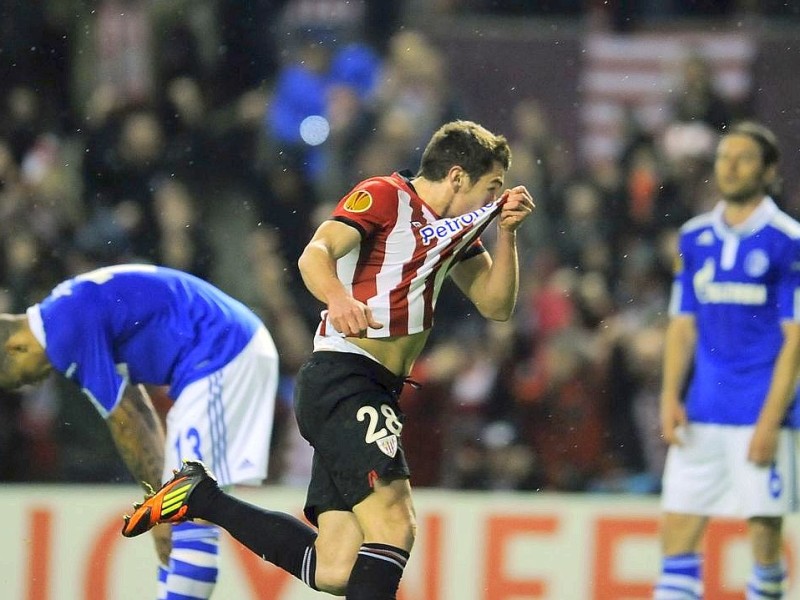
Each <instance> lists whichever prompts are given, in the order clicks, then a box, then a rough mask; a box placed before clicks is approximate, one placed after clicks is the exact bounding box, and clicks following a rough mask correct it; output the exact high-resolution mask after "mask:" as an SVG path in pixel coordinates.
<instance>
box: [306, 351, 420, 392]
mask: <svg viewBox="0 0 800 600" xmlns="http://www.w3.org/2000/svg"><path fill="white" fill-rule="evenodd" d="M311 360H313V361H315V362H331V363H338V364H342V363H348V364H350V365H352V366H353V369H355V370H358V371H362V372H364V373H365V374H366V375H368V376H369V377H370V378H372V379H373V380H374V381H375V382H376V383H378V384H380V385H381V386H382V387H385V388H386V389H388V390H390V391H391V392H393V393H394V394H397V395H399V394H400V392H401V391H402V390H403V385H404V384H405V383H406V379H407V378H406V377H403V376H402V375H395V374H394V373H392V372H391V371H390V370H389V369H387V368H386V367H385V366H383V365H382V364H381V363H379V362H377V361H375V360H372V359H371V358H369V357H368V356H364V355H363V354H355V353H353V352H335V351H331V350H317V351H315V352H313V353H312V354H311Z"/></svg>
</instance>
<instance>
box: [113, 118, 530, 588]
mask: <svg viewBox="0 0 800 600" xmlns="http://www.w3.org/2000/svg"><path fill="white" fill-rule="evenodd" d="M510 160H511V152H510V148H509V146H508V142H507V141H506V139H505V138H504V137H502V136H498V135H495V134H493V133H491V132H490V131H488V130H486V129H485V128H483V127H481V126H480V125H478V124H476V123H473V122H470V121H455V122H451V123H448V124H445V125H444V126H442V127H441V128H440V129H439V130H438V131H436V132H435V133H434V135H433V137H432V138H431V140H430V142H429V143H428V145H427V146H426V148H425V150H424V152H423V156H422V160H421V165H420V169H419V172H418V173H417V174H416V175H412V174H410V173H393V174H392V175H388V176H382V177H373V178H370V179H367V180H365V181H362V182H361V183H359V184H358V185H356V186H355V188H354V189H353V190H352V191H351V192H350V193H348V194H347V195H346V196H345V197H344V198H342V200H341V201H340V202H339V203H338V205H337V206H336V208H335V210H334V211H333V215H332V216H331V218H330V219H329V220H327V221H325V222H324V223H323V224H322V225H321V226H320V227H319V228H318V229H317V231H316V233H315V234H314V236H313V238H312V239H311V241H310V242H309V244H308V245H307V246H306V248H305V250H304V252H303V254H302V256H301V257H300V260H299V266H300V271H301V273H302V276H303V279H304V281H305V283H306V286H307V287H308V289H309V290H310V291H311V293H313V294H314V296H316V297H317V298H318V299H319V300H320V301H322V302H323V303H324V304H325V305H326V309H325V310H324V311H323V312H322V319H321V322H320V325H319V327H318V329H317V333H316V335H315V339H314V352H313V353H312V355H311V358H310V359H309V360H308V362H307V363H306V364H305V365H304V366H303V367H302V368H301V369H300V371H299V373H298V380H297V389H296V395H295V401H296V407H295V408H296V416H297V420H298V425H299V427H300V432H301V433H302V434H303V436H304V437H305V438H306V439H307V440H308V441H309V443H310V444H311V445H312V446H313V448H314V461H313V467H312V475H311V482H310V484H309V487H308V494H307V499H306V506H305V514H306V516H307V517H308V519H309V520H310V521H311V523H313V524H314V525H316V526H317V528H316V529H314V528H311V527H308V526H307V525H305V524H304V523H302V522H301V521H299V520H297V519H295V518H294V517H291V516H290V515H286V514H282V513H276V512H270V511H266V510H262V509H260V508H257V507H254V506H252V505H249V504H246V503H243V502H240V501H239V500H237V499H235V498H232V497H231V496H228V495H227V494H224V493H223V492H221V491H220V490H219V489H218V488H217V487H216V485H214V482H213V479H211V478H210V477H209V476H208V475H207V474H206V472H205V470H204V468H203V466H202V465H201V464H198V463H187V466H186V467H185V468H184V469H183V470H182V471H181V472H179V473H177V474H176V476H175V478H174V479H173V481H172V482H170V483H168V484H166V485H165V486H164V487H162V489H161V490H159V492H158V493H157V494H156V495H155V496H153V497H152V498H150V499H148V500H147V501H146V502H145V504H144V505H143V506H142V507H141V508H140V509H139V510H137V511H136V512H135V513H134V515H133V516H132V517H131V519H132V520H133V519H135V520H137V522H139V523H142V524H143V525H142V526H141V527H139V526H134V527H129V528H128V534H133V535H135V534H138V533H140V532H141V531H145V530H146V528H147V525H148V524H149V523H153V522H158V521H169V520H171V519H184V518H203V519H207V520H210V521H212V522H214V523H217V524H219V525H221V526H223V527H224V528H225V529H227V530H228V531H229V532H230V533H231V534H232V535H233V536H234V537H236V538H237V539H238V540H239V541H241V542H242V543H243V544H245V545H246V546H247V547H248V548H250V549H251V550H253V551H254V552H256V553H257V554H258V555H259V556H262V557H263V558H264V559H265V560H268V561H270V562H272V563H274V564H276V565H278V566H280V567H282V568H283V569H285V570H286V571H288V572H289V573H292V574H293V575H294V576H296V577H298V578H300V579H302V580H303V581H304V582H305V583H306V584H307V585H309V586H310V587H312V588H314V589H318V590H323V591H325V592H328V593H331V594H334V595H344V596H346V597H347V598H348V599H350V600H388V599H393V598H395V597H396V593H397V589H398V586H399V583H400V578H401V576H402V573H403V568H404V567H405V564H406V561H407V560H408V557H409V552H410V551H411V547H412V544H413V542H414V535H415V530H416V524H415V521H414V507H413V503H412V498H411V486H410V484H409V475H410V474H409V469H408V466H407V464H406V461H405V458H404V455H403V447H402V443H401V431H402V427H403V415H402V412H401V410H400V406H399V405H398V398H399V396H400V391H401V389H402V387H403V385H404V382H405V379H406V377H407V376H408V374H409V372H410V370H411V366H412V365H413V363H414V361H415V359H416V358H417V357H418V356H419V354H420V352H421V351H422V349H423V347H424V345H425V341H426V340H427V338H428V335H429V333H430V330H431V327H432V325H433V314H434V309H435V306H436V298H437V295H438V293H439V290H440V288H441V285H442V282H443V281H444V279H445V277H447V276H450V277H452V278H453V280H454V281H455V283H456V284H457V285H458V286H459V288H460V289H461V290H462V291H463V292H464V293H465V294H466V295H467V296H468V297H469V298H470V299H471V300H472V302H473V303H474V304H475V306H476V307H477V308H478V310H479V312H480V313H481V314H482V315H484V316H485V317H487V318H490V319H495V320H501V321H502V320H507V319H509V318H510V317H511V314H512V312H513V310H514V305H515V303H516V298H517V291H518V279H519V273H518V263H517V247H516V230H517V228H518V227H519V226H520V225H521V224H522V222H523V221H524V220H525V218H526V217H527V216H528V215H529V214H530V212H531V210H532V209H533V200H532V198H531V196H530V194H529V193H528V191H527V190H526V189H525V187H523V186H517V187H514V188H512V189H504V188H503V182H504V178H505V174H506V171H507V170H508V167H509V164H510ZM493 222H496V227H497V228H498V232H497V240H496V245H495V248H494V256H493V257H490V256H489V254H488V252H487V251H486V249H485V248H484V246H483V244H482V243H481V241H480V235H481V232H483V231H484V230H485V228H486V227H488V226H489V225H490V224H492V223H493ZM174 495H177V496H180V497H181V498H183V500H182V503H183V506H182V507H181V510H182V511H183V512H182V513H181V515H180V516H175V515H176V513H175V512H174V505H173V504H170V507H171V508H170V512H169V513H168V514H167V515H164V514H163V511H162V510H161V508H160V507H161V505H162V504H163V502H164V501H165V500H167V499H170V498H173V497H174ZM184 508H185V509H186V510H183V509H184ZM130 522H131V521H129V522H128V523H130Z"/></svg>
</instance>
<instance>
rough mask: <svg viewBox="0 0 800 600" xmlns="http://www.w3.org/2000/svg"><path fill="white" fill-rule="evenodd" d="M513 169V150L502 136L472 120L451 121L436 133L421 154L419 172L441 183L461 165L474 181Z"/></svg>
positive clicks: (426, 177) (422, 175)
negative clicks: (498, 169)
mask: <svg viewBox="0 0 800 600" xmlns="http://www.w3.org/2000/svg"><path fill="white" fill-rule="evenodd" d="M495 163H500V164H501V165H503V168H504V169H505V170H508V168H509V167H510V166H511V148H510V147H509V145H508V140H506V138H505V137H503V136H502V135H495V134H494V133H492V132H491V131H489V130H488V129H486V128H485V127H483V126H481V125H478V124H477V123H473V122H472V121H452V122H450V123H446V124H445V125H442V127H440V128H439V129H438V130H437V131H436V133H434V134H433V136H432V137H431V140H430V141H429V142H428V145H427V146H426V147H425V151H424V152H423V153H422V160H421V161H420V167H419V173H418V175H419V176H420V177H424V178H425V179H428V180H430V181H440V180H442V179H444V178H445V177H446V176H447V173H448V172H449V171H450V169H451V168H452V167H454V166H459V167H461V168H462V169H464V171H466V173H467V175H469V178H470V179H471V180H473V181H474V180H476V179H480V178H481V177H482V176H483V175H485V174H486V173H488V172H489V171H491V170H492V168H494V165H495Z"/></svg>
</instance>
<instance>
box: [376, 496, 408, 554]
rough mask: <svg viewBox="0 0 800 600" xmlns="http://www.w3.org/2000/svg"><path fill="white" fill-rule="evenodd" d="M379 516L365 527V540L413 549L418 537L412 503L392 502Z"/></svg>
mask: <svg viewBox="0 0 800 600" xmlns="http://www.w3.org/2000/svg"><path fill="white" fill-rule="evenodd" d="M377 517H378V518H376V519H372V520H370V522H369V524H368V525H367V526H366V527H365V530H364V539H365V540H367V541H372V542H380V543H384V544H390V545H392V546H397V547H398V548H403V549H405V550H411V547H412V546H413V545H414V540H415V539H416V537H417V518H416V515H415V514H414V510H413V508H412V507H411V505H410V504H406V503H397V504H392V505H390V506H387V507H385V508H384V510H383V511H381V513H380V514H379V515H377Z"/></svg>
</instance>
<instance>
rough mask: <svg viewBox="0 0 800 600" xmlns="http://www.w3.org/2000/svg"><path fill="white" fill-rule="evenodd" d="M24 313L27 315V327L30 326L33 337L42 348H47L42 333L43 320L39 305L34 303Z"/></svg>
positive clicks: (45, 338)
mask: <svg viewBox="0 0 800 600" xmlns="http://www.w3.org/2000/svg"><path fill="white" fill-rule="evenodd" d="M25 313H26V314H27V315H28V327H30V328H31V333H33V337H35V338H36V341H37V342H39V343H40V344H41V345H42V348H47V336H46V335H45V334H44V322H43V321H42V311H41V310H39V305H38V304H34V305H33V306H31V307H29V308H28V310H26V311H25Z"/></svg>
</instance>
